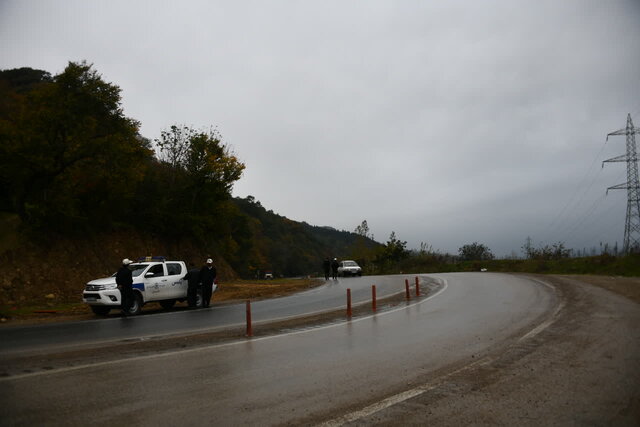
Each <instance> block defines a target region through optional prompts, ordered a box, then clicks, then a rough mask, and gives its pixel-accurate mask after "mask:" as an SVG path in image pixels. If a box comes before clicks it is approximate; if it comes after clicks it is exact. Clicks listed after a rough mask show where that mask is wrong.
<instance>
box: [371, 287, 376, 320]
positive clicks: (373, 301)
mask: <svg viewBox="0 0 640 427" xmlns="http://www.w3.org/2000/svg"><path fill="white" fill-rule="evenodd" d="M376 308H377V307H376V285H371V309H372V310H373V312H374V313H375V312H376Z"/></svg>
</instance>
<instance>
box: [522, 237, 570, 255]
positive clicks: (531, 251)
mask: <svg viewBox="0 0 640 427" xmlns="http://www.w3.org/2000/svg"><path fill="white" fill-rule="evenodd" d="M522 251H523V252H524V253H525V255H526V257H527V258H528V259H539V260H552V259H562V258H569V257H570V256H571V249H566V248H565V247H564V243H563V242H558V243H554V244H552V245H551V246H549V245H545V246H542V247H540V248H534V247H533V244H532V243H531V237H527V239H526V241H525V244H524V245H523V246H522Z"/></svg>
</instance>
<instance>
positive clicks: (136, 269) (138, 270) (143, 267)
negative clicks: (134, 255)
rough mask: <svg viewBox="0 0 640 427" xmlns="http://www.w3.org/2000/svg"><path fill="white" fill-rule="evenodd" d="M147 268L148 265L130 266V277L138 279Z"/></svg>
mask: <svg viewBox="0 0 640 427" xmlns="http://www.w3.org/2000/svg"><path fill="white" fill-rule="evenodd" d="M147 267H149V264H132V265H131V275H132V276H133V277H138V276H139V275H141V274H142V272H143V271H144V270H146V269H147Z"/></svg>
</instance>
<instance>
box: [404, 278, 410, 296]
mask: <svg viewBox="0 0 640 427" xmlns="http://www.w3.org/2000/svg"><path fill="white" fill-rule="evenodd" d="M404 290H405V293H406V298H407V299H411V292H409V279H404Z"/></svg>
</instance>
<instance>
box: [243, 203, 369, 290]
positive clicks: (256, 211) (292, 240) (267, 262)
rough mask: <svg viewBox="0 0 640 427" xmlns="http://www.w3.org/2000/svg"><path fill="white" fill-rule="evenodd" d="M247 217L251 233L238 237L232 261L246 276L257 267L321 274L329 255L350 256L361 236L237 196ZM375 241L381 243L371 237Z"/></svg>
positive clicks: (285, 272) (286, 272)
mask: <svg viewBox="0 0 640 427" xmlns="http://www.w3.org/2000/svg"><path fill="white" fill-rule="evenodd" d="M234 203H235V204H236V206H237V207H238V208H239V210H240V211H241V212H242V213H243V214H244V215H245V217H244V218H243V219H242V220H241V221H239V223H241V224H242V226H243V227H245V228H246V227H248V228H249V230H250V231H249V233H248V234H246V235H245V236H244V237H243V238H241V239H238V238H237V237H238V236H237V234H235V232H234V233H233V237H234V239H236V241H237V242H238V247H239V254H242V256H239V257H237V258H236V259H234V260H233V262H232V265H233V266H234V268H235V269H236V271H238V272H239V273H240V274H241V275H242V276H243V277H254V276H255V274H256V272H257V271H258V270H272V271H273V272H274V273H275V274H276V276H279V275H284V276H301V275H309V274H313V275H316V274H319V272H321V271H322V260H324V259H325V258H326V257H331V258H333V257H336V258H338V259H344V258H348V257H349V256H350V254H351V250H352V248H353V247H354V244H355V243H356V241H357V240H358V239H359V238H361V237H362V236H359V235H356V234H355V233H349V232H346V231H338V230H336V229H333V228H331V227H316V226H311V225H309V224H307V223H304V222H296V221H292V220H290V219H288V218H286V217H283V216H280V215H277V214H275V213H273V211H267V210H266V209H265V208H264V207H263V206H262V205H261V204H260V202H259V201H257V200H255V198H254V197H252V196H248V197H247V198H244V199H238V198H236V199H234ZM371 242H372V243H371V244H372V245H378V244H376V243H375V242H373V241H371Z"/></svg>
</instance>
